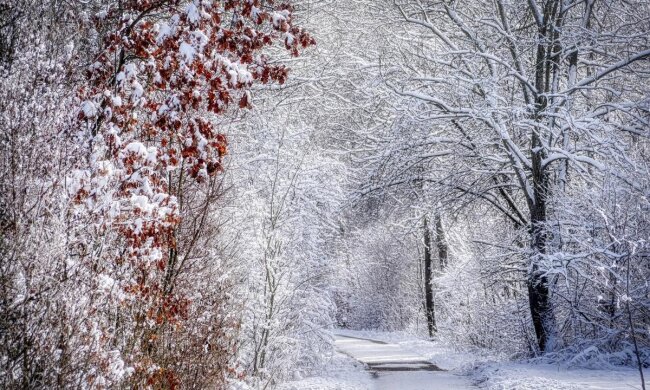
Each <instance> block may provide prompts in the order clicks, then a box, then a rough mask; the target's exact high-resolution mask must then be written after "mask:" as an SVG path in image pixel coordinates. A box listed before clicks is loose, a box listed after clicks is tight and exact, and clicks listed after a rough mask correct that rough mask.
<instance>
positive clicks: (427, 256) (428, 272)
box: [424, 217, 436, 337]
mask: <svg viewBox="0 0 650 390" xmlns="http://www.w3.org/2000/svg"><path fill="white" fill-rule="evenodd" d="M432 264H433V262H432V259H431V233H430V232H429V221H428V220H427V217H424V308H425V311H426V315H427V327H428V329H429V337H433V333H434V332H435V331H436V315H435V311H434V302H433V281H432V280H431V276H432V272H433V269H432V268H433V267H432Z"/></svg>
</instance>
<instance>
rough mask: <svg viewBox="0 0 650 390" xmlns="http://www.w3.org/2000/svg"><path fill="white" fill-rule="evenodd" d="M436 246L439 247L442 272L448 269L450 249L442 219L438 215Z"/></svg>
mask: <svg viewBox="0 0 650 390" xmlns="http://www.w3.org/2000/svg"><path fill="white" fill-rule="evenodd" d="M435 218H436V246H437V247H438V260H439V261H440V270H441V271H444V269H445V268H447V264H448V261H449V247H448V246H447V238H446V237H445V228H444V226H442V217H441V216H440V214H436V216H435Z"/></svg>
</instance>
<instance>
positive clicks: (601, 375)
mask: <svg viewBox="0 0 650 390" xmlns="http://www.w3.org/2000/svg"><path fill="white" fill-rule="evenodd" d="M470 372H471V374H472V377H473V378H474V380H475V383H477V384H478V385H479V387H481V388H484V389H489V390H547V389H553V390H596V389H599V390H632V389H641V380H640V379H639V372H638V371H636V370H633V369H631V368H614V369H600V370H593V369H584V368H566V367H563V366H561V365H552V364H531V363H509V362H505V363H504V362H492V363H483V364H480V365H477V366H475V367H474V368H473V369H472V370H471V371H470ZM647 377H648V376H647V374H646V378H647ZM646 386H650V382H648V381H647V380H646Z"/></svg>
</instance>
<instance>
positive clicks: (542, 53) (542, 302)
mask: <svg viewBox="0 0 650 390" xmlns="http://www.w3.org/2000/svg"><path fill="white" fill-rule="evenodd" d="M560 8H561V7H560V1H559V0H552V1H548V2H546V4H545V5H544V14H543V20H542V21H541V25H540V26H539V32H538V40H539V41H538V42H537V58H536V69H535V88H536V90H537V94H536V96H535V113H534V118H533V119H534V121H535V122H536V123H538V124H539V126H538V127H536V128H534V129H533V132H532V134H531V144H530V146H531V149H530V155H531V164H532V172H531V176H532V177H531V180H532V194H530V195H532V196H531V199H529V202H528V206H529V209H530V234H531V249H532V253H531V258H530V265H529V268H528V276H527V285H528V301H529V305H530V313H531V318H532V321H533V327H534V328H535V335H536V338H537V346H538V347H539V351H540V352H542V353H544V352H546V351H548V350H549V347H550V345H549V341H550V339H551V337H552V335H553V333H554V328H555V324H554V317H553V312H552V307H551V299H550V293H549V287H548V286H549V285H548V280H547V278H546V276H544V272H543V270H540V269H539V262H540V260H541V259H542V258H543V257H544V255H545V254H546V250H547V248H546V247H547V244H548V232H547V227H546V222H547V215H546V211H547V210H546V209H547V197H548V190H549V176H548V171H547V168H546V167H545V166H544V164H543V163H542V162H543V160H544V158H545V157H546V151H545V149H544V144H543V142H542V137H543V136H542V132H543V131H544V130H543V129H544V126H542V124H543V118H544V117H545V115H546V112H545V111H546V110H547V109H548V107H549V103H551V102H549V97H548V96H547V93H550V91H551V89H552V85H551V84H552V78H553V77H554V74H555V73H556V72H557V61H558V60H557V55H558V54H557V53H559V52H560V51H561V47H560V46H559V44H558V40H557V38H558V36H557V34H558V31H557V30H558V27H559V26H560V25H561V24H562V21H561V18H562V16H561V10H560ZM545 92H546V93H545ZM551 99H552V97H551ZM548 126H549V127H553V123H549V124H548Z"/></svg>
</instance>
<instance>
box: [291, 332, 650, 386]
mask: <svg viewBox="0 0 650 390" xmlns="http://www.w3.org/2000/svg"><path fill="white" fill-rule="evenodd" d="M335 340H336V348H337V351H338V353H337V354H336V355H335V356H333V357H332V358H331V360H330V362H329V365H328V368H327V370H326V371H324V372H323V373H322V375H320V376H316V377H310V378H305V379H302V380H299V381H294V382H289V383H285V384H283V385H282V386H280V387H279V388H280V389H281V390H301V389H305V390H353V389H359V390H390V389H397V390H445V389H450V390H455V389H488V390H547V389H552V390H581V389H600V390H624V389H626V390H628V389H641V385H640V382H639V379H638V372H637V371H635V370H633V369H629V368H618V369H601V370H595V369H582V368H567V367H563V366H561V365H550V364H537V363H513V362H504V361H497V360H495V359H493V358H490V357H488V356H483V355H477V354H470V353H461V352H457V351H454V350H453V349H451V348H449V347H447V346H443V345H441V344H439V343H436V342H429V341H425V340H421V339H417V338H415V337H412V336H408V335H406V334H404V333H388V332H369V331H348V330H345V331H344V330H338V331H336V332H335ZM423 362H427V363H430V364H431V366H432V367H435V369H428V368H427V367H426V365H424V364H423ZM391 368H394V369H395V370H396V371H392V370H391ZM411 368H412V369H413V370H411ZM438 369H439V370H438ZM648 384H650V383H648V382H647V381H646V385H648Z"/></svg>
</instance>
